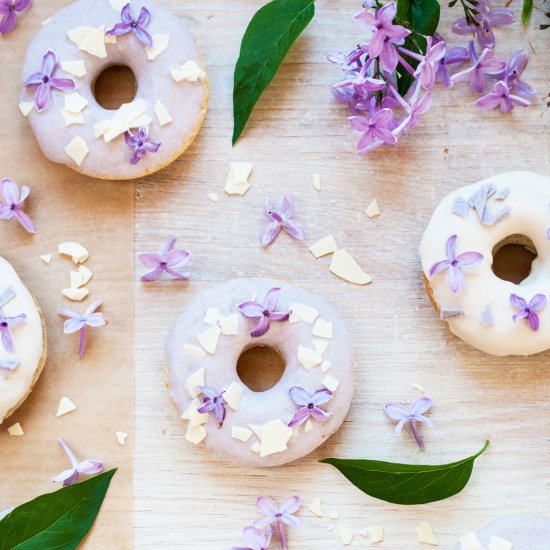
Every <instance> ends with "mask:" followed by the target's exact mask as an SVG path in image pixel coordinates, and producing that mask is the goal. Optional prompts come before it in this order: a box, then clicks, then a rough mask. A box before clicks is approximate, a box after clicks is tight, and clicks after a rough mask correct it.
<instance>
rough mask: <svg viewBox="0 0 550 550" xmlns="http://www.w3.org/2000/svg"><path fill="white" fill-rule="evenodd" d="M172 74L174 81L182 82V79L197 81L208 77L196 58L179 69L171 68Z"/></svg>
mask: <svg viewBox="0 0 550 550" xmlns="http://www.w3.org/2000/svg"><path fill="white" fill-rule="evenodd" d="M170 74H171V75H172V79H173V80H174V82H181V81H182V80H185V81H187V82H197V81H198V80H203V79H204V78H205V77H206V73H205V72H204V71H203V70H202V69H201V68H200V67H199V65H198V64H197V62H196V61H195V60H194V59H190V60H189V61H186V62H185V63H184V64H183V65H181V66H180V67H179V68H177V69H170Z"/></svg>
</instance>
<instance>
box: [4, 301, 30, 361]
mask: <svg viewBox="0 0 550 550" xmlns="http://www.w3.org/2000/svg"><path fill="white" fill-rule="evenodd" d="M2 305H3V304H1V305H0V337H1V340H2V345H3V346H4V349H5V350H6V351H7V352H8V353H13V352H14V351H15V349H14V346H13V335H12V332H11V329H12V327H16V326H18V325H21V324H22V323H24V322H25V321H26V320H27V316H26V315H25V314H24V313H22V314H21V315H16V316H14V317H7V316H6V315H5V313H4V312H3V310H2Z"/></svg>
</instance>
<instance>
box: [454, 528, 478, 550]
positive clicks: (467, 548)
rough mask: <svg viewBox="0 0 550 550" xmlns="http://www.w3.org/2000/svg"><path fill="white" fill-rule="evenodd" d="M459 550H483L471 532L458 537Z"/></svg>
mask: <svg viewBox="0 0 550 550" xmlns="http://www.w3.org/2000/svg"><path fill="white" fill-rule="evenodd" d="M460 550H483V546H482V545H481V543H480V542H479V539H478V538H477V535H476V534H475V533H474V532H473V531H471V532H469V533H466V534H465V535H462V537H460Z"/></svg>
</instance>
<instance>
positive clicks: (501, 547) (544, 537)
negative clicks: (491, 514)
mask: <svg viewBox="0 0 550 550" xmlns="http://www.w3.org/2000/svg"><path fill="white" fill-rule="evenodd" d="M486 548H487V549H489V550H548V549H549V548H550V518H545V517H541V516H508V517H502V518H498V519H495V520H493V521H492V522H491V523H489V524H488V525H486V526H485V527H483V529H481V530H479V531H477V532H476V533H474V532H471V533H466V534H465V535H464V536H463V537H462V538H461V539H460V542H459V543H458V544H457V545H456V547H455V550H484V549H486Z"/></svg>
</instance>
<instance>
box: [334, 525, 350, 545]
mask: <svg viewBox="0 0 550 550" xmlns="http://www.w3.org/2000/svg"><path fill="white" fill-rule="evenodd" d="M353 535H354V533H353V531H352V530H351V529H348V528H347V527H343V526H342V525H340V526H339V527H338V536H339V537H340V540H341V541H342V544H343V545H344V546H349V545H350V544H351V542H352V541H353Z"/></svg>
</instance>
